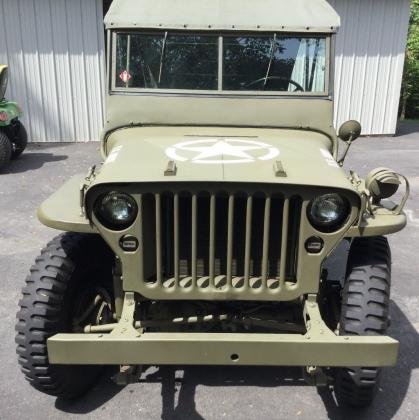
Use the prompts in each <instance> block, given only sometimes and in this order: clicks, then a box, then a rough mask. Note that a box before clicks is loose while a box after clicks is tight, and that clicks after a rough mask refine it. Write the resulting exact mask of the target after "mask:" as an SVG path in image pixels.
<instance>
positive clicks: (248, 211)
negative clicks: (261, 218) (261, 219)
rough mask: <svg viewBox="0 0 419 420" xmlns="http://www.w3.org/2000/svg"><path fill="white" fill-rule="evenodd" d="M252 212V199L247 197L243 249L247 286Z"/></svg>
mask: <svg viewBox="0 0 419 420" xmlns="http://www.w3.org/2000/svg"><path fill="white" fill-rule="evenodd" d="M252 210H253V197H252V196H251V195H250V196H248V197H247V203H246V239H245V248H244V282H245V285H246V286H249V280H250V252H251V246H252Z"/></svg>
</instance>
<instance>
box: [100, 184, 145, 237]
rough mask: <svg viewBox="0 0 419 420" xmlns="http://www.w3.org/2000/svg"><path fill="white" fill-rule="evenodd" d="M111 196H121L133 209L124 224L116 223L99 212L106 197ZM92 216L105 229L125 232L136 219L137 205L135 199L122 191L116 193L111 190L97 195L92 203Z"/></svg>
mask: <svg viewBox="0 0 419 420" xmlns="http://www.w3.org/2000/svg"><path fill="white" fill-rule="evenodd" d="M112 195H119V196H123V197H124V198H125V199H126V201H127V202H129V203H130V204H131V205H132V207H133V213H132V216H131V217H130V218H129V219H128V220H127V221H125V222H117V221H115V219H113V220H110V219H109V218H108V217H107V216H105V215H104V214H103V211H101V208H100V207H101V206H102V205H103V201H104V199H105V198H106V197H108V196H112ZM92 210H93V214H94V216H95V218H96V219H97V220H98V221H99V223H100V224H101V225H102V226H104V227H105V228H106V229H109V230H111V231H114V232H122V231H124V230H127V229H128V228H129V227H131V226H132V225H133V224H134V222H135V220H136V219H137V217H138V204H137V201H136V200H135V198H134V197H133V196H132V195H130V194H128V193H126V192H123V191H117V190H111V191H107V192H103V193H102V194H99V195H98V196H97V197H96V198H95V201H94V203H93V208H92Z"/></svg>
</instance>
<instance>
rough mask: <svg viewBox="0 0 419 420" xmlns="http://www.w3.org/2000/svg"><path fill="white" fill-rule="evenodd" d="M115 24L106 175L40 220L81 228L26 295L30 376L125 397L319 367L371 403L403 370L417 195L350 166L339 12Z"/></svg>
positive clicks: (261, 9) (237, 7)
mask: <svg viewBox="0 0 419 420" xmlns="http://www.w3.org/2000/svg"><path fill="white" fill-rule="evenodd" d="M105 24H106V29H107V63H108V79H107V85H106V90H107V116H106V124H105V128H104V131H103V137H102V156H103V160H104V163H103V165H101V166H100V167H92V168H91V169H90V170H89V171H88V173H87V174H83V175H77V176H75V177H74V178H72V179H70V180H69V181H68V182H67V183H66V184H65V185H64V186H62V187H61V188H60V189H59V190H58V191H57V192H56V193H55V194H54V195H53V196H51V197H50V198H48V199H47V200H46V201H45V202H44V203H43V204H42V205H41V206H40V207H39V209H38V217H39V219H40V221H41V222H42V223H43V224H45V225H46V226H49V227H52V228H55V229H58V230H61V231H65V232H67V233H64V234H61V235H60V236H58V237H56V238H55V239H53V240H52V241H51V242H50V243H49V244H48V245H47V246H46V248H44V249H43V250H42V252H41V254H40V256H39V257H38V258H37V259H36V262H35V265H34V266H33V267H32V268H31V273H30V275H29V277H28V278H27V280H26V286H25V287H24V289H23V297H22V299H21V301H20V311H19V313H18V322H17V338H16V341H17V344H18V347H17V352H18V355H19V363H20V364H21V366H22V371H23V373H24V374H25V376H26V378H27V379H28V380H29V381H30V383H31V385H32V386H34V387H35V388H37V389H39V390H41V391H43V392H45V393H48V394H53V395H57V396H60V397H62V398H74V397H76V396H78V395H80V394H82V393H84V392H86V390H87V389H88V388H89V387H91V386H92V384H93V383H94V382H95V380H96V379H97V378H98V376H99V375H100V374H101V372H102V371H103V369H104V366H106V365H111V366H117V367H118V368H117V369H119V371H118V372H117V373H116V375H115V379H116V380H117V381H118V382H120V383H123V382H128V381H130V380H135V378H136V375H138V374H139V369H138V367H140V366H148V365H226V366H232V365H265V366H266V365H267V366H276V365H279V366H281V365H282V366H302V367H303V369H304V372H305V374H304V375H305V377H306V378H307V379H308V380H310V381H311V382H313V383H315V384H317V385H321V384H326V383H330V384H333V386H334V390H335V393H336V397H337V399H338V401H339V402H340V403H341V404H352V405H358V406H365V405H368V404H369V403H370V402H371V401H372V399H373V397H374V395H375V392H376V391H377V389H378V380H379V376H380V369H381V368H382V367H384V366H391V365H394V364H395V363H396V360H397V353H398V342H397V341H396V340H394V339H392V338H391V337H389V336H387V335H386V330H387V328H388V325H389V295H390V263H391V261H390V249H389V245H388V242H387V239H386V238H385V237H384V235H387V234H391V233H395V232H397V231H400V230H401V229H403V227H404V226H405V224H406V217H405V214H404V213H403V206H404V204H405V202H406V199H407V196H408V183H407V180H406V179H405V178H404V177H403V176H402V175H400V174H398V173H397V172H394V171H392V170H390V169H386V168H378V169H376V170H373V171H372V172H371V173H370V174H369V175H368V177H367V178H366V179H365V180H364V179H361V178H360V177H359V176H358V175H357V174H356V173H355V172H353V171H351V172H349V173H346V172H345V171H344V170H343V169H342V165H343V162H344V159H345V156H346V153H347V151H348V148H349V146H350V145H351V143H352V142H353V141H354V140H355V139H356V138H357V137H359V135H360V133H361V127H360V125H359V123H357V122H356V121H348V122H347V123H345V124H343V126H342V127H341V128H340V130H339V132H338V135H337V133H336V131H335V129H334V126H333V107H334V100H333V67H334V65H333V64H334V43H335V34H336V32H337V30H338V27H339V24H340V19H339V16H338V15H337V14H336V12H335V11H334V10H333V8H332V7H331V6H330V5H329V4H328V3H327V2H326V1H325V0H294V1H293V2H292V3H289V2H288V1H285V0H263V1H257V2H256V1H251V0H229V1H224V2H222V1H213V2H208V1H205V0H179V1H177V2H176V8H175V7H173V3H172V1H170V0H114V2H113V4H112V5H111V8H110V10H109V12H108V14H107V16H106V18H105ZM338 138H340V140H338ZM339 144H340V145H341V150H339ZM342 146H343V148H342ZM398 190H400V191H399V193H398V195H396V197H398V200H397V203H396V204H395V203H393V202H392V201H390V200H389V198H390V197H392V196H394V195H395V194H396V193H397V192H398ZM404 190H405V191H404ZM342 244H347V249H348V258H347V262H346V269H345V270H344V271H345V272H346V275H345V278H344V279H339V278H338V279H336V278H332V276H330V275H329V274H328V269H327V263H328V261H329V258H330V257H331V256H332V255H333V253H334V251H335V250H336V248H337V247H338V245H342Z"/></svg>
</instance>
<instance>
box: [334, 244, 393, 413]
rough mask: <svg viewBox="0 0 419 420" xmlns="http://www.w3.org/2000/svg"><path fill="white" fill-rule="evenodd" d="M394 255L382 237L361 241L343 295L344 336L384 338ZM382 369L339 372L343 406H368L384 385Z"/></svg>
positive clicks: (351, 258)
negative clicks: (392, 257) (380, 384)
mask: <svg viewBox="0 0 419 420" xmlns="http://www.w3.org/2000/svg"><path fill="white" fill-rule="evenodd" d="M390 283H391V253H390V247H389V245H388V241H387V239H386V238H384V237H382V236H378V237H371V238H357V239H355V240H354V241H353V243H352V246H351V249H350V252H349V259H348V266H347V277H346V282H345V286H344V289H343V292H342V309H341V317H340V326H339V333H340V335H384V334H386V331H387V327H388V324H389V305H390ZM380 374H381V369H380V368H366V367H356V368H338V369H335V394H336V399H337V400H338V403H339V405H350V406H355V407H367V406H368V405H370V404H371V403H372V401H373V400H374V398H375V396H376V393H377V391H378V388H379V383H380Z"/></svg>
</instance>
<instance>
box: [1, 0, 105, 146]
mask: <svg viewBox="0 0 419 420" xmlns="http://www.w3.org/2000/svg"><path fill="white" fill-rule="evenodd" d="M102 20H103V12H102V1H101V0H71V1H68V0H0V62H2V63H6V64H8V65H9V66H10V84H9V89H8V91H7V96H8V97H9V98H11V99H12V98H13V99H15V100H17V101H18V102H19V104H20V105H21V107H22V108H23V110H24V112H25V115H24V117H23V121H24V123H25V124H26V125H27V128H28V131H29V135H30V140H31V141H41V142H42V141H50V142H53V141H62V142H66V141H88V140H97V139H98V137H99V133H100V129H101V127H102V124H103V105H104V94H103V92H104V89H103V86H104V77H105V76H104V64H103V63H104V34H103V24H102Z"/></svg>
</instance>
